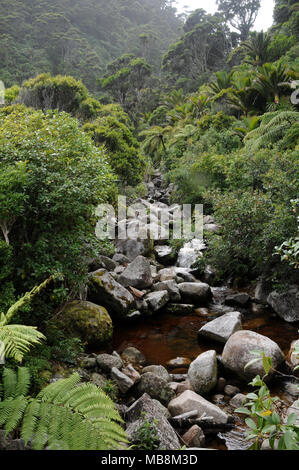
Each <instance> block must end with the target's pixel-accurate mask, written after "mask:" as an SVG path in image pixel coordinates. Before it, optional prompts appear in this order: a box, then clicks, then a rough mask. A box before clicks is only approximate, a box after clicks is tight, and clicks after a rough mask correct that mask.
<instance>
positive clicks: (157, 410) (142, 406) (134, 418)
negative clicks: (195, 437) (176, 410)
mask: <svg viewBox="0 0 299 470" xmlns="http://www.w3.org/2000/svg"><path fill="white" fill-rule="evenodd" d="M165 411H166V412H167V410H165V409H164V408H163V407H162V406H161V405H159V404H158V403H157V402H156V400H153V399H151V398H150V396H149V395H148V394H146V393H145V394H143V395H142V397H141V398H139V400H137V401H136V402H135V403H134V404H133V405H132V406H131V407H130V408H129V409H128V410H127V413H126V421H127V429H126V432H127V434H128V437H129V440H130V442H131V443H134V442H136V440H137V432H138V430H139V429H140V426H142V424H143V423H144V420H145V419H148V420H149V421H150V422H151V423H152V426H153V428H154V429H155V431H156V434H157V437H158V439H159V450H179V449H180V447H181V445H180V442H179V440H178V437H177V435H176V433H175V431H174V429H173V428H172V427H171V425H170V424H169V422H168V421H167V417H166V413H165Z"/></svg>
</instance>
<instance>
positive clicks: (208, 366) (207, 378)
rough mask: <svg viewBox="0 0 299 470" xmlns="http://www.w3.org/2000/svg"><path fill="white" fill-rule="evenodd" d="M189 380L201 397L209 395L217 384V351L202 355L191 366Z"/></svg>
mask: <svg viewBox="0 0 299 470" xmlns="http://www.w3.org/2000/svg"><path fill="white" fill-rule="evenodd" d="M188 378H189V380H190V383H191V385H192V388H193V390H194V391H195V392H196V393H198V394H200V395H205V394H207V393H209V392H210V391H211V390H212V389H213V388H214V387H215V386H216V384H217V355H216V351H206V352H205V353H203V354H200V355H199V356H198V357H197V358H196V359H195V361H193V362H192V364H191V365H190V367H189V371H188Z"/></svg>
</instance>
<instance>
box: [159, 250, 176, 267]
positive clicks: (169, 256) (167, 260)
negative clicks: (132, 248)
mask: <svg viewBox="0 0 299 470" xmlns="http://www.w3.org/2000/svg"><path fill="white" fill-rule="evenodd" d="M154 253H155V256H156V259H157V261H159V263H161V264H163V266H169V265H171V264H174V263H175V261H176V260H175V255H174V253H173V250H172V248H171V247H170V246H168V245H157V246H155V248H154Z"/></svg>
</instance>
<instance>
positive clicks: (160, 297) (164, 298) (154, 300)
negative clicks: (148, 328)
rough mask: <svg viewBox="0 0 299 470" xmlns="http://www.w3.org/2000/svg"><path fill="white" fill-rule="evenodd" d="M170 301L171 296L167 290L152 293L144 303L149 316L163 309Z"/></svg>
mask: <svg viewBox="0 0 299 470" xmlns="http://www.w3.org/2000/svg"><path fill="white" fill-rule="evenodd" d="M168 301H169V294H168V291H167V290H161V291H157V292H151V293H150V294H148V295H147V296H146V297H145V298H144V302H145V303H146V305H147V310H148V314H150V313H151V312H157V311H158V310H161V308H163V307H164V305H166V304H167V302H168Z"/></svg>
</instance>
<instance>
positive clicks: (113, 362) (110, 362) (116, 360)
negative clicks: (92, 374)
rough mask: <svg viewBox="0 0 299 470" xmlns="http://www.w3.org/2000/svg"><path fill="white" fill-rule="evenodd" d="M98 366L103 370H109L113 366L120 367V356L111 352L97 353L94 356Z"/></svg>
mask: <svg viewBox="0 0 299 470" xmlns="http://www.w3.org/2000/svg"><path fill="white" fill-rule="evenodd" d="M96 361H97V365H98V367H99V368H100V369H101V370H102V371H103V372H111V371H112V369H113V368H116V369H121V368H122V366H123V361H122V359H121V358H120V357H118V356H114V355H112V354H106V353H104V354H99V355H98V356H97V358H96Z"/></svg>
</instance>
